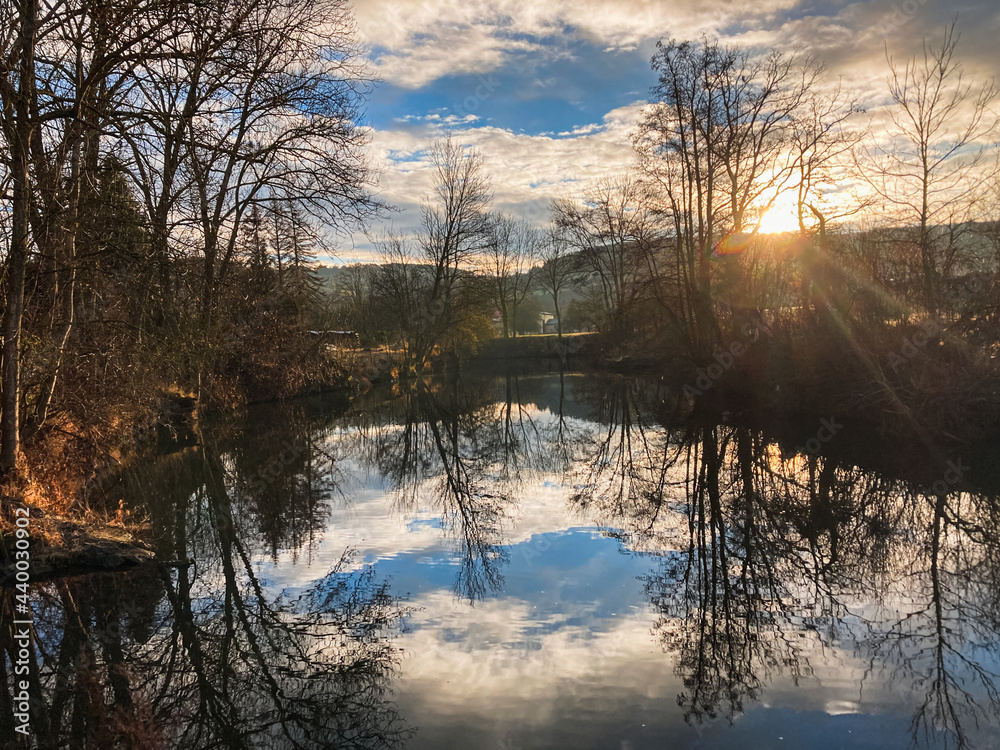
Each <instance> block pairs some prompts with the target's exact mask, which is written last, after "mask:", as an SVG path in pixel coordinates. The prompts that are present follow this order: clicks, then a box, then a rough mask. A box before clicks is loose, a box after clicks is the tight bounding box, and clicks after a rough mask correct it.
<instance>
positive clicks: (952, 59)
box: [865, 24, 998, 313]
mask: <svg viewBox="0 0 1000 750" xmlns="http://www.w3.org/2000/svg"><path fill="white" fill-rule="evenodd" d="M958 41H959V36H958V35H957V34H956V33H955V25H954V24H952V25H951V26H949V27H948V28H947V29H946V30H945V32H944V34H943V36H942V39H941V45H940V46H939V47H933V46H930V45H928V44H927V42H926V41H925V42H924V45H923V52H922V54H921V55H919V56H917V57H913V58H910V59H909V60H907V61H906V62H905V63H903V64H902V65H900V64H899V63H897V62H896V60H895V59H894V58H893V57H892V56H891V55H890V54H889V52H888V50H886V57H887V60H888V63H889V69H890V73H889V78H888V87H889V94H890V96H891V97H892V101H893V104H894V105H895V106H894V107H892V108H891V109H890V110H889V111H888V123H887V126H888V132H887V133H886V138H885V141H884V142H877V143H874V144H872V145H871V146H869V147H868V148H867V149H866V150H865V156H866V157H868V160H869V162H870V163H871V169H870V170H869V174H870V178H869V182H870V184H871V186H872V187H873V189H874V190H875V192H876V193H877V194H878V195H879V197H880V198H881V199H882V200H883V201H884V202H885V204H886V205H887V206H888V207H889V208H891V209H895V214H896V219H897V220H898V221H902V222H906V223H909V224H911V225H915V228H916V237H915V239H914V242H913V244H914V245H915V246H916V251H917V255H918V260H919V264H920V276H921V280H922V287H923V288H922V298H923V299H922V302H923V305H924V307H925V308H926V309H927V311H928V312H930V313H936V312H937V310H938V308H939V304H940V295H941V291H942V290H941V270H942V269H941V264H942V262H943V259H944V256H945V255H946V254H947V253H948V249H947V248H942V247H940V246H939V245H940V244H942V243H941V240H942V239H945V240H946V239H947V238H946V237H944V238H943V237H942V236H940V234H939V233H938V232H937V231H936V228H935V227H936V225H940V224H944V223H953V224H954V223H962V222H963V221H966V220H968V218H969V216H970V213H969V211H970V210H971V208H972V206H973V205H974V203H975V197H976V194H977V191H978V190H979V188H980V185H982V184H983V183H984V182H985V181H986V177H987V174H986V173H987V172H988V171H989V168H990V166H991V165H990V163H989V161H988V159H987V152H988V149H989V148H990V147H991V146H992V141H993V140H994V138H995V134H996V132H997V126H998V120H997V117H996V115H995V114H994V113H993V112H992V111H991V109H990V107H991V105H992V104H993V102H994V101H995V100H996V98H997V89H996V87H995V85H994V82H993V80H992V79H990V80H987V81H983V82H978V83H973V82H968V81H967V80H966V78H965V75H964V71H963V68H962V65H961V63H960V62H959V60H958V58H957V57H956V51H957V48H958Z"/></svg>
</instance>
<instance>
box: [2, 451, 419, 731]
mask: <svg viewBox="0 0 1000 750" xmlns="http://www.w3.org/2000/svg"><path fill="white" fill-rule="evenodd" d="M220 442H221V444H223V445H224V444H225V440H224V438H223V439H220ZM304 445H307V446H308V445H309V443H308V442H307V443H305V444H304ZM243 450H246V449H245V448H244V449H243ZM291 453H292V454H295V455H294V456H293V457H292V458H290V459H289V460H288V461H286V462H284V466H283V468H282V472H292V473H294V472H299V473H301V472H302V471H303V467H304V466H305V467H306V468H305V471H308V463H309V461H311V460H313V459H312V458H310V455H309V450H308V449H306V451H305V455H298V452H297V451H291ZM250 456H251V452H247V453H240V449H234V448H233V447H232V446H231V445H228V446H225V449H222V448H220V443H217V442H216V441H215V440H213V439H212V438H207V439H206V438H203V439H202V444H201V445H199V446H197V447H195V448H189V449H187V451H186V452H184V453H183V454H178V455H175V456H174V457H173V458H172V459H171V460H170V463H171V465H172V466H173V468H175V469H177V471H176V472H173V473H169V472H168V473H166V474H164V475H163V478H164V479H165V478H166V477H168V476H172V477H173V478H172V479H171V480H169V481H166V482H164V483H163V486H160V487H157V485H156V483H155V482H153V483H152V484H148V483H143V486H146V487H148V488H149V489H150V490H151V491H156V489H159V490H160V491H163V492H164V493H165V494H166V496H165V497H162V498H159V502H157V503H154V506H153V507H154V523H155V524H156V526H157V528H159V529H161V533H162V537H161V539H160V545H161V550H160V551H161V555H162V556H164V557H167V558H172V559H175V560H178V561H181V564H178V565H176V566H175V567H159V568H156V567H154V568H149V567H146V568H142V569H139V570H136V571H133V572H131V573H126V574H122V575H119V576H89V577H83V578H76V579H66V580H62V581H59V582H56V583H53V584H48V585H45V586H42V587H40V588H39V589H38V590H37V591H36V598H38V599H39V604H38V608H37V611H36V624H37V631H38V652H39V658H38V661H37V663H35V664H34V670H33V674H32V691H33V696H34V703H33V717H32V730H33V732H34V741H35V744H36V745H37V746H38V747H66V746H68V747H78V748H108V747H135V748H140V747H141V748H146V747H178V748H192V749H194V748H198V749H200V748H215V747H226V748H312V747H316V748H320V747H323V748H325V747H345V748H382V747H384V748H389V747H397V746H400V745H401V744H402V743H403V741H404V740H405V738H406V736H407V735H408V734H409V730H408V729H407V727H406V726H405V724H404V722H403V721H402V719H401V717H400V716H399V715H398V713H397V711H396V709H395V707H394V706H393V704H392V702H391V701H390V699H389V685H390V683H391V680H392V678H393V673H394V670H395V667H396V663H397V659H398V650H397V649H396V648H395V647H394V646H393V638H394V636H395V634H396V633H397V632H398V631H399V629H400V627H401V623H402V618H403V617H404V616H405V614H406V612H407V610H406V608H405V607H404V606H403V605H401V604H400V603H399V602H398V601H397V600H396V599H395V598H394V597H393V596H392V595H391V593H390V591H389V588H388V584H387V583H386V582H384V581H378V580H377V579H376V578H375V573H374V571H373V570H372V569H370V568H355V566H353V564H352V563H351V560H350V558H349V556H345V558H344V559H343V560H341V562H340V564H338V565H337V566H336V567H335V568H334V569H333V570H332V571H330V573H329V574H328V575H326V576H324V577H323V578H321V579H319V580H317V581H314V582H312V583H311V584H308V585H307V586H306V587H305V588H304V590H302V591H301V592H300V593H293V592H287V593H275V592H271V591H269V589H268V587H267V584H266V582H264V581H262V580H261V578H260V576H259V573H258V569H257V567H256V563H257V562H258V561H259V560H260V555H261V553H262V552H266V551H273V549H275V548H276V547H277V546H282V547H283V546H284V545H286V544H296V543H297V544H305V543H307V542H306V539H305V534H304V532H303V530H304V529H308V528H310V527H315V526H316V523H317V519H316V518H304V520H303V524H302V525H301V526H299V527H296V526H295V524H294V523H286V524H284V525H283V526H281V527H280V528H278V527H268V526H266V525H265V527H264V528H265V529H267V528H271V529H272V531H273V535H272V536H271V538H270V539H266V538H265V539H263V540H262V539H261V535H260V534H259V533H256V532H257V530H258V529H259V528H260V527H261V519H262V514H263V513H264V511H263V510H262V508H261V506H260V503H261V501H262V499H261V495H259V494H258V495H252V494H250V493H249V492H248V490H249V486H250V482H249V477H248V476H247V473H246V472H247V471H248V470H249V468H250V467H252V468H256V467H254V465H253V463H252V462H251V459H250ZM241 463H242V465H243V466H246V467H248V468H246V469H242V471H243V473H242V474H240V472H241V468H240V467H241ZM278 474H280V472H279V473H278ZM251 476H253V475H251ZM269 476H270V475H269ZM325 481H326V480H324V481H320V480H319V479H315V480H313V481H312V482H311V484H310V486H311V488H312V492H313V495H314V497H315V498H320V499H325V498H326V496H327V494H328V493H329V487H328V485H324V482H325ZM273 484H274V485H275V486H281V485H282V481H281V478H280V476H278V479H277V481H274V482H273ZM284 486H285V488H286V489H287V488H288V484H287V483H286V484H285V485H284ZM255 488H256V489H258V490H260V489H261V487H260V483H259V482H258V483H256V485H255ZM264 490H265V493H264V494H265V495H270V494H271V493H272V492H274V493H276V494H274V495H273V497H274V498H275V500H276V501H278V502H280V501H281V499H282V498H286V499H287V495H284V494H281V493H280V492H278V491H276V490H273V489H272V488H271V486H270V485H268V486H265V487H264ZM295 502H296V501H295V500H294V499H293V500H289V501H288V502H286V503H285V504H284V505H283V506H282V507H283V508H284V509H286V510H287V509H288V504H289V503H292V504H294V503H295ZM318 506H319V503H316V502H314V503H313V504H312V508H313V509H315V508H317V507H318ZM301 507H302V508H303V509H304V511H303V512H304V515H305V516H308V515H309V513H310V512H311V511H310V505H309V504H308V503H303V505H302V506H301ZM320 518H321V516H320ZM262 545H263V546H262ZM186 560H193V561H194V562H193V564H187V563H184V562H183V561H186ZM9 597H10V595H9V593H7V594H6V595H5V598H6V599H7V601H6V602H5V606H7V607H9V606H10V604H11V602H10V598H9ZM3 638H4V640H5V647H6V650H7V652H8V655H12V652H11V648H12V644H11V641H10V632H9V630H8V631H7V632H6V633H5V634H4V636H3ZM9 668H10V663H9V662H7V661H5V662H4V677H5V680H4V682H3V683H0V684H3V685H4V687H5V692H7V693H8V696H9V695H11V692H10V691H11V689H12V685H13V682H12V676H11V675H10V674H9V671H8V670H9ZM8 705H9V698H8ZM3 728H4V731H5V733H6V735H7V737H8V738H12V737H13V735H12V733H11V732H9V731H7V730H9V729H10V724H9V722H7V723H4V725H3Z"/></svg>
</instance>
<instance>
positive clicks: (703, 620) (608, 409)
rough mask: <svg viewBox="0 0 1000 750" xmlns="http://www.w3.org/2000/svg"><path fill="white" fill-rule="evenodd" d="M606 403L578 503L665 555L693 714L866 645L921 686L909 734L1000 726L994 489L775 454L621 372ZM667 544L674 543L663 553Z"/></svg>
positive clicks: (669, 605) (663, 597)
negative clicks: (684, 410)
mask: <svg viewBox="0 0 1000 750" xmlns="http://www.w3.org/2000/svg"><path fill="white" fill-rule="evenodd" d="M601 399H602V400H601V402H600V403H601V406H602V409H603V415H602V416H603V419H602V428H601V433H600V435H599V436H598V440H597V442H596V444H595V447H594V448H593V453H592V454H591V456H592V458H593V460H592V462H591V466H590V469H589V471H588V477H587V481H586V483H584V484H583V485H581V486H580V487H579V489H578V491H577V492H576V493H575V495H574V498H573V500H574V502H575V503H576V505H577V506H578V507H581V508H585V509H586V510H587V512H588V513H590V514H591V515H592V517H594V518H595V519H597V520H598V521H599V522H600V523H603V524H605V525H606V526H608V527H614V528H617V529H619V531H617V532H614V533H616V534H619V535H621V537H622V538H623V540H624V542H625V543H626V544H628V545H629V546H630V547H632V548H633V549H645V550H646V551H647V552H648V553H650V554H652V555H654V556H657V555H658V556H659V557H660V562H659V563H658V567H657V569H656V570H655V571H654V572H653V573H651V574H650V575H649V576H648V577H647V578H646V590H647V594H648V596H649V597H650V600H651V602H652V604H653V605H654V607H655V608H656V610H657V611H658V613H659V617H658V619H657V621H656V624H655V631H656V633H657V634H658V636H659V638H660V640H661V644H662V646H663V647H664V649H665V650H667V651H668V652H670V653H672V654H674V655H675V659H676V660H675V665H676V670H677V672H678V674H679V675H680V677H681V678H682V681H683V684H684V692H683V693H682V694H681V695H680V696H679V698H678V699H679V703H680V705H681V706H682V707H683V708H684V712H685V717H686V718H687V720H688V721H690V722H692V723H696V724H697V723H701V722H703V721H710V720H713V719H715V718H718V717H727V718H729V719H732V718H734V717H735V716H736V715H737V714H739V713H740V712H742V711H743V710H744V709H745V707H746V705H747V702H748V701H753V700H755V699H758V698H759V697H760V695H761V692H762V691H763V690H764V688H765V687H766V686H767V685H768V684H769V683H770V682H771V681H772V680H773V679H774V678H775V677H777V676H778V675H779V674H780V675H783V676H785V677H790V678H791V679H792V680H793V682H794V683H796V684H797V683H798V681H799V680H800V679H802V678H804V677H806V676H808V675H811V674H813V673H814V669H815V668H816V667H817V665H822V668H823V669H830V668H831V664H832V663H834V662H835V661H836V660H837V659H838V658H839V659H842V660H843V663H841V665H840V668H841V669H844V670H848V669H850V668H851V664H850V663H848V662H849V661H850V656H851V655H852V654H854V653H867V654H868V659H869V668H868V671H867V676H866V680H867V679H868V676H870V675H872V674H873V673H876V672H878V673H879V674H880V676H881V677H882V678H884V679H885V680H886V681H887V682H889V683H890V684H892V685H893V686H894V687H896V688H901V687H902V688H904V689H905V688H910V689H912V690H913V691H914V692H916V693H918V694H919V695H920V696H921V697H920V699H919V700H918V701H917V702H916V706H915V715H914V718H913V722H912V732H913V736H912V739H913V742H914V744H915V745H920V744H931V745H942V744H943V745H945V746H952V745H953V746H956V747H969V746H972V740H971V737H972V735H973V734H975V730H976V729H977V728H978V726H979V724H980V722H985V723H986V724H987V725H990V723H991V722H995V721H996V716H997V715H998V713H1000V675H998V674H997V671H996V666H995V665H996V664H997V663H998V662H1000V647H998V645H997V644H998V641H1000V593H998V592H1000V580H998V576H997V573H998V571H1000V567H998V563H1000V552H998V551H1000V538H998V537H1000V531H998V529H1000V523H998V521H1000V518H998V515H1000V509H998V504H997V502H996V497H995V496H988V495H975V494H969V493H958V492H956V493H953V494H951V495H949V496H946V497H943V498H939V497H935V496H931V497H929V498H928V497H927V496H926V494H924V493H921V492H920V491H919V487H920V484H919V483H914V482H909V481H906V480H904V479H897V478H891V477H886V476H883V475H879V474H877V473H874V472H869V471H864V470H861V469H858V468H857V467H854V466H851V465H847V464H840V463H838V462H837V461H836V460H834V459H828V458H825V457H819V456H803V455H792V456H789V455H785V456H783V455H782V454H781V452H780V450H779V449H778V448H777V446H776V444H775V443H774V442H773V441H772V440H769V439H766V438H765V437H764V436H763V435H762V434H761V433H760V432H759V431H755V430H750V429H748V428H742V427H729V426H724V425H715V424H711V425H701V426H695V427H691V426H690V425H688V426H684V427H682V428H678V429H668V428H664V427H663V426H662V425H659V424H657V423H656V420H654V419H652V418H650V416H649V414H650V411H649V410H648V409H644V408H643V402H642V397H641V396H639V397H637V398H634V397H632V395H631V394H630V392H629V390H628V386H627V385H625V384H622V385H621V387H619V388H617V390H615V391H613V392H611V393H608V392H607V391H605V392H604V394H603V395H602V397H601ZM667 539H671V540H673V541H674V546H675V547H676V550H675V551H674V552H669V553H665V552H657V551H656V550H657V549H663V548H664V546H665V545H663V544H662V542H664V541H665V540H667ZM678 542H679V543H678ZM880 602H884V604H880ZM877 665H882V666H877ZM863 690H864V684H862V685H859V693H858V694H859V698H860V697H861V695H862V694H863ZM970 730H971V734H970ZM994 731H995V727H994Z"/></svg>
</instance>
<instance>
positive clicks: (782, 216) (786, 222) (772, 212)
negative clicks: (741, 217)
mask: <svg viewBox="0 0 1000 750" xmlns="http://www.w3.org/2000/svg"><path fill="white" fill-rule="evenodd" d="M757 231H758V232H760V233H761V234H780V233H781V232H797V231H799V217H798V212H797V211H796V207H795V203H794V202H792V201H776V202H775V203H774V205H772V206H771V207H770V208H769V209H767V211H765V212H764V215H763V216H762V217H761V219H760V225H759V226H758V228H757Z"/></svg>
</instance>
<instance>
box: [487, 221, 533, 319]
mask: <svg viewBox="0 0 1000 750" xmlns="http://www.w3.org/2000/svg"><path fill="white" fill-rule="evenodd" d="M540 244H541V237H540V235H539V232H538V230H537V229H534V228H533V227H531V226H530V225H529V224H528V223H527V222H524V221H518V220H517V219H515V218H514V217H512V216H510V215H508V214H504V213H496V214H494V215H493V217H492V220H491V222H490V235H489V241H488V242H487V244H486V247H485V249H484V251H483V253H482V255H481V257H480V260H479V270H480V272H481V273H482V274H483V275H484V276H485V277H486V278H487V279H488V280H489V285H490V290H491V296H492V298H493V300H494V301H495V302H496V305H497V309H498V310H499V311H500V318H501V320H502V324H503V335H504V338H507V337H508V336H509V335H510V334H511V332H512V330H513V329H514V328H515V325H514V321H515V320H516V319H517V308H518V306H519V305H520V303H521V302H523V301H524V298H525V296H526V295H527V293H528V290H529V288H530V281H531V274H530V271H531V267H532V265H533V264H534V262H535V259H536V258H537V256H538V249H539V245H540ZM514 334H515V335H516V330H514Z"/></svg>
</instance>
